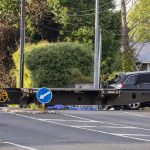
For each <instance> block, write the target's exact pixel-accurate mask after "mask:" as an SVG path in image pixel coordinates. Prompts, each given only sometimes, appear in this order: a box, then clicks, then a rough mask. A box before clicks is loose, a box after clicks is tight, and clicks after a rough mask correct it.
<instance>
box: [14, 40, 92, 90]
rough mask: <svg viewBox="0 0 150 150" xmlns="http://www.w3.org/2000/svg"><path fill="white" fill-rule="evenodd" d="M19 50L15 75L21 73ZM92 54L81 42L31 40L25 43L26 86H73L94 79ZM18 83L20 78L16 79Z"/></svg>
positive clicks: (15, 58)
mask: <svg viewBox="0 0 150 150" xmlns="http://www.w3.org/2000/svg"><path fill="white" fill-rule="evenodd" d="M19 57H20V52H19V50H18V51H17V52H16V53H14V55H13V59H14V62H15V65H16V70H15V75H16V78H17V81H18V80H19V79H18V75H19ZM92 70H93V54H92V50H91V48H90V47H88V46H86V45H83V44H78V43H48V42H40V43H38V44H28V45H27V46H26V47H25V61H24V87H25V88H29V87H43V86H44V87H70V86H72V85H73V84H74V83H76V82H89V81H91V79H92ZM17 84H18V82H17Z"/></svg>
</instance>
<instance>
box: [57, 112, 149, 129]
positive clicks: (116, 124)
mask: <svg viewBox="0 0 150 150" xmlns="http://www.w3.org/2000/svg"><path fill="white" fill-rule="evenodd" d="M60 114H62V113H60ZM62 115H64V116H70V117H73V118H82V117H78V116H74V115H66V114H62ZM83 119H84V120H85V119H86V118H83ZM88 120H89V121H95V120H91V119H88ZM96 122H97V123H104V124H110V125H115V126H120V127H121V126H122V127H130V128H135V129H140V130H145V131H150V129H147V128H140V127H136V126H127V125H123V124H118V123H112V122H102V121H96Z"/></svg>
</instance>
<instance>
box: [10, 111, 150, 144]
mask: <svg viewBox="0 0 150 150" xmlns="http://www.w3.org/2000/svg"><path fill="white" fill-rule="evenodd" d="M11 114H13V115H17V116H20V117H25V118H29V119H34V120H37V121H43V122H48V123H52V124H56V125H61V126H66V127H71V128H76V129H83V130H87V131H93V132H97V133H103V134H107V135H114V136H119V137H124V138H129V139H134V140H138V141H144V142H150V140H147V139H142V138H135V137H130V136H127V135H122V134H117V133H110V132H105V131H100V130H94V129H88V128H83V127H72V126H70V125H66V124H62V123H58V122H57V123H56V122H52V121H46V120H45V121H44V120H42V119H38V118H34V117H30V116H26V115H21V114H15V113H11ZM85 120H86V119H85Z"/></svg>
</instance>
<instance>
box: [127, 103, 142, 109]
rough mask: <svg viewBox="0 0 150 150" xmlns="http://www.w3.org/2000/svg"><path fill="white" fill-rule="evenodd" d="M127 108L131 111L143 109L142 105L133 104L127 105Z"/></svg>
mask: <svg viewBox="0 0 150 150" xmlns="http://www.w3.org/2000/svg"><path fill="white" fill-rule="evenodd" d="M124 107H125V108H127V109H129V110H138V109H139V108H140V107H141V103H139V102H138V103H133V104H129V105H125V106H124Z"/></svg>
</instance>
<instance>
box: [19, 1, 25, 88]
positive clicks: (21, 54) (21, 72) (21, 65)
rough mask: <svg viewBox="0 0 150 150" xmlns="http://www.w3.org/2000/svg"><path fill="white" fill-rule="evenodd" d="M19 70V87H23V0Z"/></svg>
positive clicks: (23, 2) (23, 4)
mask: <svg viewBox="0 0 150 150" xmlns="http://www.w3.org/2000/svg"><path fill="white" fill-rule="evenodd" d="M20 24H21V27H20V72H19V88H23V78H24V45H25V0H21V21H20Z"/></svg>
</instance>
